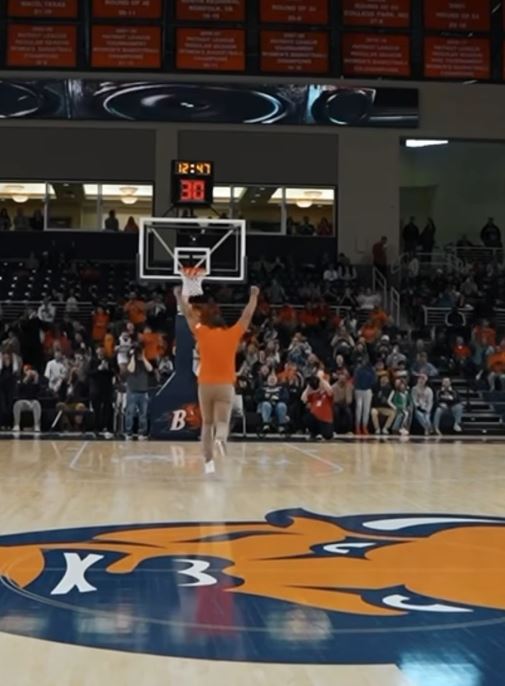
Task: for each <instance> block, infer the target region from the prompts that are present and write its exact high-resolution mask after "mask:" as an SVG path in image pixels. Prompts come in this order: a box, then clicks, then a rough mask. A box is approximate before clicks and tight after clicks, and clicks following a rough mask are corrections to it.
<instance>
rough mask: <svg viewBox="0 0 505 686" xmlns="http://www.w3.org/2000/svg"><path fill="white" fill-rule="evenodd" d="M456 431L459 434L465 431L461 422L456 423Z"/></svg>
mask: <svg viewBox="0 0 505 686" xmlns="http://www.w3.org/2000/svg"><path fill="white" fill-rule="evenodd" d="M454 431H455V432H456V433H457V434H460V433H461V432H462V431H463V429H462V428H461V424H454Z"/></svg>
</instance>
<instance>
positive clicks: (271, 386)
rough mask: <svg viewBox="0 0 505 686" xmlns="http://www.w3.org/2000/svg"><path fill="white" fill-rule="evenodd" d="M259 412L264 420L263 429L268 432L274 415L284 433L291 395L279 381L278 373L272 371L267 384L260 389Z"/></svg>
mask: <svg viewBox="0 0 505 686" xmlns="http://www.w3.org/2000/svg"><path fill="white" fill-rule="evenodd" d="M257 399H258V412H259V414H260V415H261V421H262V422H263V431H264V432H265V433H266V432H267V431H269V430H270V428H271V420H272V415H273V416H275V418H276V420H277V427H278V430H279V433H284V431H285V428H286V424H287V421H288V406H287V402H288V400H289V395H288V392H287V389H286V388H285V387H284V386H283V385H282V384H280V383H279V381H278V379H277V375H276V374H275V373H274V372H271V373H270V374H269V375H268V378H267V380H266V384H263V385H262V386H261V388H260V389H259V391H258V398H257Z"/></svg>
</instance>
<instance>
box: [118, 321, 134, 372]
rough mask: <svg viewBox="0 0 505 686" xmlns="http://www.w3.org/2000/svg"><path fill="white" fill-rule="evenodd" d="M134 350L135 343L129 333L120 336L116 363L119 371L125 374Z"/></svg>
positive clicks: (125, 332)
mask: <svg viewBox="0 0 505 686" xmlns="http://www.w3.org/2000/svg"><path fill="white" fill-rule="evenodd" d="M132 348H133V341H132V339H131V336H130V334H129V333H128V331H123V332H122V333H121V335H120V336H119V343H118V345H117V346H116V354H117V356H116V361H117V364H118V367H119V371H120V372H121V373H124V372H125V371H126V367H127V365H128V362H129V361H130V353H131V350H132Z"/></svg>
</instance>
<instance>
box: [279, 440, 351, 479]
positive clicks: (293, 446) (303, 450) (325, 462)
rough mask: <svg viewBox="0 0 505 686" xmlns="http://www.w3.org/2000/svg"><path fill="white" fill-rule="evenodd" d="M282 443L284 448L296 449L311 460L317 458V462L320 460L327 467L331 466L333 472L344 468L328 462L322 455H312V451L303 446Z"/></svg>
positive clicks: (341, 470)
mask: <svg viewBox="0 0 505 686" xmlns="http://www.w3.org/2000/svg"><path fill="white" fill-rule="evenodd" d="M283 445H284V446H285V447H286V448H291V449H292V450H296V451H298V452H299V453H301V454H302V455H305V456H306V457H310V458H312V459H313V460H317V461H318V462H322V463H323V464H325V465H327V466H328V467H331V468H332V469H333V470H334V471H335V472H343V471H344V468H343V467H342V466H341V465H339V464H335V463H334V462H330V461H329V460H325V459H324V457H320V456H319V455H314V453H312V452H310V451H309V450H306V449H305V448H299V447H298V446H297V445H294V444H293V443H283Z"/></svg>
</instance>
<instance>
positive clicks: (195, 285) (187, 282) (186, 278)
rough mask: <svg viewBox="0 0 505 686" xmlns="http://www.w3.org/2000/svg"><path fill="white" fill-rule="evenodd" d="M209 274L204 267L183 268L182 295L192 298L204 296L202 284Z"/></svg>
mask: <svg viewBox="0 0 505 686" xmlns="http://www.w3.org/2000/svg"><path fill="white" fill-rule="evenodd" d="M206 274H207V272H206V270H205V269H203V267H182V268H181V279H182V295H185V296H186V297H187V298H191V297H192V296H195V295H202V293H203V287H202V282H203V280H204V278H205V275H206Z"/></svg>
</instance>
